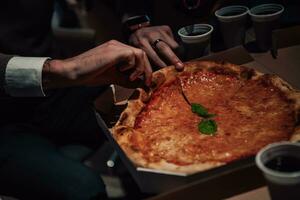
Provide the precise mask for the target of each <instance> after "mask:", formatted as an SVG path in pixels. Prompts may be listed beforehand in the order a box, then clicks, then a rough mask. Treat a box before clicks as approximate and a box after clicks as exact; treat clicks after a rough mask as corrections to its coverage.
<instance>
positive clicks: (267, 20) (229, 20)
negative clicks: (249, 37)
mask: <svg viewBox="0 0 300 200" xmlns="http://www.w3.org/2000/svg"><path fill="white" fill-rule="evenodd" d="M283 11H284V7H283V6H282V5H280V4H262V5H259V6H255V7H253V8H251V9H250V10H249V9H248V8H247V7H245V6H228V7H224V8H221V9H220V10H217V11H216V12H215V16H216V17H217V18H218V20H219V22H220V28H221V32H222V36H223V41H224V44H225V47H226V48H231V47H234V46H237V45H243V44H244V41H245V30H246V22H247V16H248V13H249V15H250V16H251V19H252V22H253V26H254V31H255V37H256V46H257V48H258V50H260V51H267V50H269V49H270V48H271V44H272V31H273V30H274V29H276V28H279V19H280V16H281V14H282V12H283Z"/></svg>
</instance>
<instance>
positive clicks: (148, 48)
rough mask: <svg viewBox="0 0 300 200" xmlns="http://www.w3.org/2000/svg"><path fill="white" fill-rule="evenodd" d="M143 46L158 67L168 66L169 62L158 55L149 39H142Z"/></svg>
mask: <svg viewBox="0 0 300 200" xmlns="http://www.w3.org/2000/svg"><path fill="white" fill-rule="evenodd" d="M140 43H141V48H142V49H143V50H144V51H145V52H146V53H147V55H148V56H149V58H150V59H151V60H152V61H153V63H154V64H155V65H156V66H158V67H166V66H167V64H166V63H165V62H164V61H162V60H161V59H160V57H159V56H158V55H157V53H156V52H155V51H154V49H153V47H152V46H151V45H150V43H149V42H148V41H147V40H142V41H141V42H140Z"/></svg>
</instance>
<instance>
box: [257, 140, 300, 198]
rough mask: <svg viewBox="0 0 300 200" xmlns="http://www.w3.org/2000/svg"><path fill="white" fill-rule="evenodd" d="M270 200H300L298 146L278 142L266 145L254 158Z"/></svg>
mask: <svg viewBox="0 0 300 200" xmlns="http://www.w3.org/2000/svg"><path fill="white" fill-rule="evenodd" d="M256 165H257V166H258V168H259V169H260V170H261V171H262V172H263V174H264V176H265V178H266V180H267V184H268V189H269V193H270V195H271V198H272V200H282V199H288V200H299V199H300V144H299V143H291V142H280V143H274V144H271V145H268V146H267V147H265V148H263V149H262V150H261V151H260V152H259V153H258V154H257V156H256Z"/></svg>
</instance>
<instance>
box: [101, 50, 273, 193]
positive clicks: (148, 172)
mask: <svg viewBox="0 0 300 200" xmlns="http://www.w3.org/2000/svg"><path fill="white" fill-rule="evenodd" d="M199 60H214V61H228V62H231V63H234V64H237V65H243V66H246V67H250V68H254V69H256V70H258V71H261V72H263V73H273V72H272V71H271V70H270V69H268V68H266V67H265V66H264V65H262V64H260V63H259V62H257V61H255V60H254V59H253V57H252V56H251V55H250V54H249V53H248V52H247V51H246V50H245V49H244V48H243V47H241V46H239V47H235V48H232V49H229V50H226V51H223V52H220V53H216V54H213V55H209V56H206V57H202V58H201V59H199ZM132 93H133V90H132V89H126V88H122V87H120V86H111V87H110V88H109V89H108V90H107V91H106V92H105V93H104V95H102V96H100V97H99V98H98V99H97V101H96V108H97V111H98V113H97V118H98V123H99V125H100V126H101V128H102V131H103V132H104V133H105V134H106V136H107V138H108V140H109V142H110V143H111V145H112V146H113V147H114V149H115V150H116V151H117V153H118V155H119V156H120V158H121V160H122V161H123V163H124V164H125V166H126V167H127V168H128V170H129V172H130V173H131V175H132V176H133V178H134V179H135V181H136V182H137V184H138V185H139V187H140V189H141V191H143V192H146V193H161V192H166V191H170V190H171V189H174V188H178V187H179V186H181V187H183V186H184V185H188V184H193V183H198V184H208V182H211V181H216V180H217V182H218V184H222V185H223V184H225V185H227V186H226V188H227V189H228V188H229V189H228V190H226V191H224V194H225V193H226V192H227V193H228V194H227V195H228V196H230V195H233V194H237V193H238V192H243V191H246V190H249V189H254V188H257V187H259V186H261V185H263V184H264V179H263V177H262V175H261V174H260V172H259V170H258V169H257V168H256V167H255V164H254V157H250V158H247V159H243V160H238V161H236V162H233V163H229V164H227V165H223V166H220V167H217V168H214V169H210V170H206V171H203V172H199V173H195V174H189V175H188V174H184V173H174V172H168V171H162V170H153V169H148V168H142V167H137V166H135V165H134V164H133V163H132V162H131V161H130V160H129V158H128V157H127V156H126V155H125V153H124V152H123V150H122V149H121V148H120V146H119V145H118V144H117V142H116V141H115V140H114V138H113V137H112V135H111V133H110V130H109V128H110V127H112V125H113V124H114V123H115V122H116V121H117V120H118V117H119V114H120V113H121V112H122V110H123V109H124V108H125V107H126V102H127V99H128V98H129V97H130V96H131V95H132ZM108 99H110V100H108ZM108 104H114V105H110V106H109V105H108ZM110 108H113V109H110ZM100 115H101V117H100ZM103 116H105V117H106V119H104V118H105V117H103ZM241 176H242V177H241ZM235 179H236V180H239V181H236V182H235V183H234V182H232V180H235ZM222 198H223V197H222Z"/></svg>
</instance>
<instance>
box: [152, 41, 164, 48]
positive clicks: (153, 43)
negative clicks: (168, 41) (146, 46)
mask: <svg viewBox="0 0 300 200" xmlns="http://www.w3.org/2000/svg"><path fill="white" fill-rule="evenodd" d="M160 42H164V41H163V40H162V39H156V40H154V42H152V46H153V47H154V48H156V49H157V44H158V43H160Z"/></svg>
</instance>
